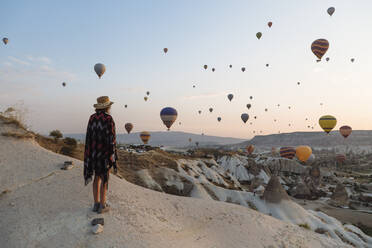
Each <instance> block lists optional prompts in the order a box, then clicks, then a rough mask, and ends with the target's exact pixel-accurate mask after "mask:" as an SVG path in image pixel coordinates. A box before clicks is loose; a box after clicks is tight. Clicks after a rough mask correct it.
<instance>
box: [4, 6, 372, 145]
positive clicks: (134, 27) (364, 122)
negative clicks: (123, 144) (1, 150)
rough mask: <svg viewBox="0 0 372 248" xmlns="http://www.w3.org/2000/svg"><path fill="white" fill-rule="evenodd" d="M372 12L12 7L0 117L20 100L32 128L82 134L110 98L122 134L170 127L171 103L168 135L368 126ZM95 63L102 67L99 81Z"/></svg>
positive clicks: (371, 118) (7, 17)
mask: <svg viewBox="0 0 372 248" xmlns="http://www.w3.org/2000/svg"><path fill="white" fill-rule="evenodd" d="M331 6H333V7H335V8H336V11H335V13H334V14H333V16H332V17H331V16H329V15H328V14H327V9H328V8H329V7H331ZM371 9H372V2H371V1H369V0H358V1H349V0H337V1H335V0H333V1H327V0H311V1H310V0H307V1H295V0H281V1H278V0H262V1H252V0H250V1H247V0H233V1H226V0H203V1H197V0H188V1H172V0H157V1H150V0H148V1H145V0H138V1H124V0H123V1H69V0H66V1H21V0H20V1H6V2H4V3H2V7H1V9H0V16H1V17H2V18H1V19H2V21H1V22H0V37H1V38H2V37H7V38H8V39H9V43H8V44H7V45H4V44H2V43H1V44H0V111H3V110H5V109H6V108H7V107H8V106H11V105H14V104H18V105H20V103H22V104H23V106H24V107H26V108H27V110H28V114H27V116H26V118H27V123H28V125H29V126H30V128H31V129H33V130H35V131H37V132H40V133H49V131H51V130H54V129H59V130H61V131H62V132H63V133H82V132H85V130H86V126H87V121H88V118H89V116H90V115H91V114H92V113H93V112H94V109H93V104H94V103H95V102H96V98H97V97H98V96H102V95H107V96H109V97H110V99H111V100H112V101H114V102H115V104H114V105H113V108H112V115H113V117H114V120H115V122H116V126H117V133H124V132H125V129H124V124H125V123H126V122H131V123H133V124H134V130H133V131H144V130H146V131H163V130H166V128H165V126H164V125H163V123H162V122H161V120H160V116H159V113H160V110H161V109H162V108H163V107H167V106H169V107H174V108H176V109H177V111H178V119H177V121H176V123H174V124H173V126H172V128H171V129H172V130H174V131H184V132H191V133H197V134H198V133H199V134H200V133H204V134H206V135H217V136H227V137H237V138H252V137H253V136H254V135H256V134H272V133H278V132H281V133H284V132H295V131H320V130H321V129H320V127H319V125H318V119H319V117H320V116H322V115H325V114H330V115H334V116H335V117H336V118H337V120H338V123H337V126H336V128H339V127H340V126H342V125H350V126H352V127H353V129H372V108H371V107H370V105H371V104H372V102H371V99H372V98H371V97H372V86H371V73H372V71H371V70H370V67H371V65H372V49H370V47H371V45H370V44H371V43H372V35H371V32H369V30H370V28H371V26H372V17H371V15H370V10H371ZM269 21H271V22H273V25H272V27H271V28H269V27H268V26H267V23H268V22H269ZM257 32H262V34H263V35H262V38H261V39H260V40H258V39H257V38H256V33H257ZM319 38H325V39H327V40H328V41H329V43H330V47H329V50H328V51H327V53H326V54H325V55H324V58H325V57H329V58H330V60H329V62H326V61H325V59H324V58H323V60H322V61H321V62H319V63H317V62H316V57H315V56H314V54H312V52H311V49H310V46H311V43H312V42H313V41H314V40H316V39H319ZM165 47H166V48H168V53H166V54H164V52H163V48H165ZM351 58H355V62H354V63H351V61H350V59H351ZM96 63H103V64H105V66H106V72H105V74H104V75H103V76H102V78H101V79H98V77H97V75H96V74H95V72H94V70H93V67H94V65H95V64H96ZM204 64H207V65H208V69H207V70H204V69H203V65H204ZM230 64H231V65H232V66H233V67H232V68H229V65H230ZM266 64H269V67H266ZM241 67H245V68H246V71H245V72H244V73H243V72H242V71H241ZM211 68H215V69H216V70H215V72H212V71H211ZM62 82H66V83H67V86H66V87H62ZM297 82H300V85H297ZM193 85H195V86H196V87H195V88H193ZM146 91H150V96H149V100H148V101H147V102H145V101H144V99H143V98H144V96H145V95H146ZM229 93H232V94H234V98H233V100H232V101H231V102H229V101H228V99H227V94H229ZM250 96H253V99H252V100H250V99H249V97H250ZM248 103H250V104H252V108H251V109H249V110H248V109H247V108H246V104H248ZM320 103H323V105H322V106H321V105H320ZM125 104H127V105H128V108H124V105H125ZM277 104H280V107H277ZM289 106H291V109H289V108H288V107H289ZM210 107H212V108H213V109H214V110H213V112H212V113H209V111H208V109H209V108H210ZM265 108H267V109H268V111H267V112H266V111H265ZM199 110H201V111H202V114H200V115H199V114H198V111H199ZM242 113H248V114H249V116H250V118H249V120H248V122H247V123H246V124H244V123H243V122H242V121H241V119H240V116H241V114H242ZM254 116H257V119H254ZM217 117H221V118H222V121H221V122H217ZM306 118H307V119H308V121H306V120H305V119H306ZM274 120H276V121H274ZM179 122H181V125H180V124H179ZM251 122H252V124H250V123H251ZM289 124H291V125H290V126H289ZM308 126H313V127H314V129H309V128H308Z"/></svg>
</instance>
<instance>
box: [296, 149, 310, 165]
mask: <svg viewBox="0 0 372 248" xmlns="http://www.w3.org/2000/svg"><path fill="white" fill-rule="evenodd" d="M312 153H313V151H312V150H311V148H310V146H298V147H297V148H296V156H297V158H298V160H300V161H302V162H306V161H307V160H308V159H309V157H310V155H311V154H312Z"/></svg>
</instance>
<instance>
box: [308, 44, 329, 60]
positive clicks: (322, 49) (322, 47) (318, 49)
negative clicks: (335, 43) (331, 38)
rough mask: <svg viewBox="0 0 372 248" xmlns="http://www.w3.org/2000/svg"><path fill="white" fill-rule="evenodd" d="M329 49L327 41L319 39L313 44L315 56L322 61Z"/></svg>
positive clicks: (312, 48)
mask: <svg viewBox="0 0 372 248" xmlns="http://www.w3.org/2000/svg"><path fill="white" fill-rule="evenodd" d="M328 48H329V42H328V41H327V40H326V39H318V40H315V41H314V42H313V43H312V44H311V51H313V53H314V54H315V56H316V57H317V58H318V59H319V61H320V60H321V59H322V57H323V55H324V54H325V53H326V52H327V50H328Z"/></svg>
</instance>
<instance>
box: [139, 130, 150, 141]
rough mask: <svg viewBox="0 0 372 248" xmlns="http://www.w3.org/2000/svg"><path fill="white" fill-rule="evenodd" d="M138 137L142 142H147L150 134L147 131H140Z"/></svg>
mask: <svg viewBox="0 0 372 248" xmlns="http://www.w3.org/2000/svg"><path fill="white" fill-rule="evenodd" d="M140 138H141V140H142V142H143V143H144V144H147V143H148V142H149V140H150V138H151V134H150V133H149V132H146V131H143V132H141V133H140Z"/></svg>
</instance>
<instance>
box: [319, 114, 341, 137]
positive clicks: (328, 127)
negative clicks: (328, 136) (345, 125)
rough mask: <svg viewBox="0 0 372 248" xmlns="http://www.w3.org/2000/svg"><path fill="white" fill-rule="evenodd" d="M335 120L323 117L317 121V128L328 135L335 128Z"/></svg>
mask: <svg viewBox="0 0 372 248" xmlns="http://www.w3.org/2000/svg"><path fill="white" fill-rule="evenodd" d="M336 124H337V119H336V118H335V117H334V116H332V115H324V116H322V117H320V119H319V126H320V127H321V128H322V129H323V130H324V132H326V133H330V132H331V131H332V129H333V128H334V127H335V126H336Z"/></svg>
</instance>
